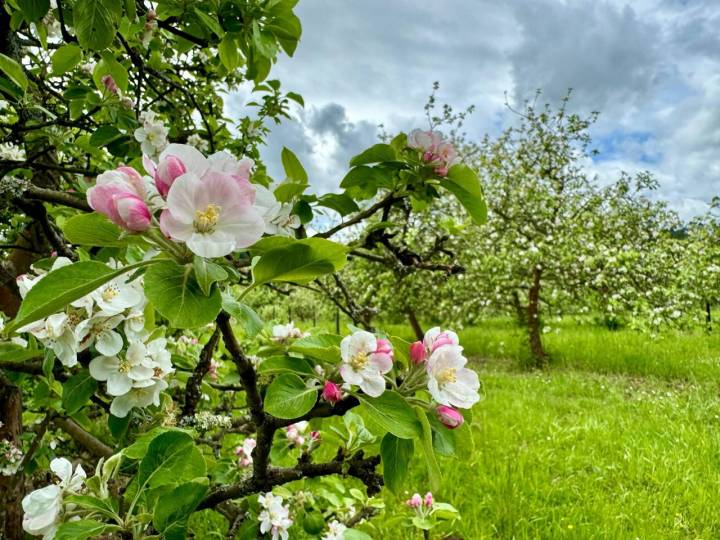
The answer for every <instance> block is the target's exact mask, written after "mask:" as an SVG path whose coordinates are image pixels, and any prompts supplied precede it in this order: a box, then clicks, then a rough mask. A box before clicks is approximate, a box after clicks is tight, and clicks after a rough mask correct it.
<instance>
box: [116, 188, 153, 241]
mask: <svg viewBox="0 0 720 540" xmlns="http://www.w3.org/2000/svg"><path fill="white" fill-rule="evenodd" d="M115 205H116V208H117V213H118V216H119V217H120V222H119V223H117V224H118V225H120V226H121V227H123V228H125V229H127V230H128V231H132V232H142V231H146V230H148V229H149V228H150V224H151V222H152V216H151V215H150V209H149V208H148V205H147V204H145V201H143V200H142V199H141V198H140V197H138V196H137V195H132V194H130V193H124V194H122V195H118V196H116V197H115Z"/></svg>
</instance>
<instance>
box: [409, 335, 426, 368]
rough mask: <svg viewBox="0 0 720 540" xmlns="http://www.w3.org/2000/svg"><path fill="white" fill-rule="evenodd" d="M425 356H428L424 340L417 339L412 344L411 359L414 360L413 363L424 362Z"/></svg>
mask: <svg viewBox="0 0 720 540" xmlns="http://www.w3.org/2000/svg"><path fill="white" fill-rule="evenodd" d="M425 358H427V352H426V351H425V345H423V342H422V341H416V342H415V343H413V344H412V345H410V360H412V362H413V364H422V363H423V362H424V361H425Z"/></svg>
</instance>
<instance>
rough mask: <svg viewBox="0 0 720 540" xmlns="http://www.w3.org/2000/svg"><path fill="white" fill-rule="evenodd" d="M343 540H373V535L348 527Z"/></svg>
mask: <svg viewBox="0 0 720 540" xmlns="http://www.w3.org/2000/svg"><path fill="white" fill-rule="evenodd" d="M343 540H372V536H370V535H369V534H367V533H365V532H363V531H359V530H357V529H346V530H345V532H344V533H343Z"/></svg>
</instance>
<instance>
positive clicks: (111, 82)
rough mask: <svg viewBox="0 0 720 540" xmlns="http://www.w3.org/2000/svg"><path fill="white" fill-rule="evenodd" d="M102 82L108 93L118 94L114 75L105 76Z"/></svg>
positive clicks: (101, 79)
mask: <svg viewBox="0 0 720 540" xmlns="http://www.w3.org/2000/svg"><path fill="white" fill-rule="evenodd" d="M100 82H102V83H103V85H104V86H105V89H106V90H107V91H108V92H110V93H112V94H117V93H118V86H117V83H116V82H115V79H113V77H112V75H110V74H109V73H108V74H107V75H103V76H102V77H101V78H100Z"/></svg>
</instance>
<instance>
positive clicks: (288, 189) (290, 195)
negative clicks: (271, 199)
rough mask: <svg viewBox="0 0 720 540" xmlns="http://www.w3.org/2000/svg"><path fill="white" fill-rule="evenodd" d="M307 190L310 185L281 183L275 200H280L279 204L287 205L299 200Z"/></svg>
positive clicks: (275, 193) (276, 190)
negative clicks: (296, 199)
mask: <svg viewBox="0 0 720 540" xmlns="http://www.w3.org/2000/svg"><path fill="white" fill-rule="evenodd" d="M307 188H308V185H307V184H305V183H301V182H291V181H285V182H281V183H280V184H279V185H278V187H276V188H275V191H274V192H273V194H274V195H275V198H276V199H277V200H278V202H281V203H286V202H290V201H292V200H293V199H295V198H297V197H298V196H299V195H301V194H302V193H303V192H304V191H305V190H306V189H307Z"/></svg>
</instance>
